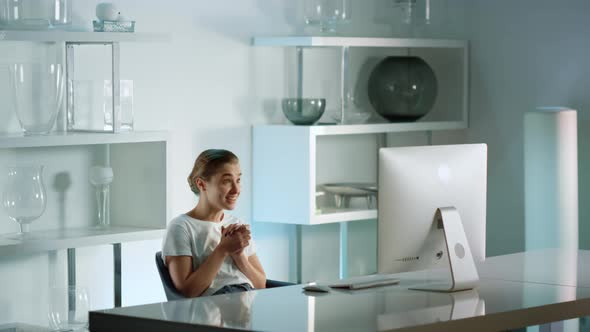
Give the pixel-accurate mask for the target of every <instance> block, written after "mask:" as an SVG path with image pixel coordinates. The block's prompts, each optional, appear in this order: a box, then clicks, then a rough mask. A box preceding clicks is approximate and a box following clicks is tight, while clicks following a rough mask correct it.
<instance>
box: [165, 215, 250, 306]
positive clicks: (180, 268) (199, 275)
mask: <svg viewBox="0 0 590 332" xmlns="http://www.w3.org/2000/svg"><path fill="white" fill-rule="evenodd" d="M228 230H229V231H230V232H231V231H232V230H233V227H230V228H229V229H225V228H222V236H221V241H220V242H219V244H218V245H217V247H215V249H214V250H213V252H212V253H211V255H209V256H208V257H207V258H206V259H205V261H204V262H203V264H201V265H200V266H199V267H198V268H197V269H196V270H195V271H192V267H193V258H192V257H191V256H167V257H166V265H167V266H168V270H169V271H170V277H171V278H172V282H173V283H174V287H176V289H177V290H178V291H179V292H180V293H181V294H182V295H184V296H186V297H196V296H200V295H201V294H203V292H205V291H206V290H207V288H209V286H210V285H211V283H212V282H213V279H215V276H216V275H217V272H219V269H220V268H221V264H223V261H224V260H225V258H226V257H227V256H228V255H230V254H231V253H233V252H236V251H238V250H240V249H242V248H244V247H245V246H247V245H248V242H247V240H245V241H244V239H243V237H240V236H225V233H226V232H228ZM191 271H192V272H191Z"/></svg>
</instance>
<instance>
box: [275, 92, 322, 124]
mask: <svg viewBox="0 0 590 332" xmlns="http://www.w3.org/2000/svg"><path fill="white" fill-rule="evenodd" d="M282 107H283V113H284V114H285V116H286V117H287V119H289V121H291V122H292V123H293V124H296V125H312V124H314V123H316V122H317V121H318V120H319V119H320V118H321V117H322V115H323V114H324V110H325V109H326V99H325V98H285V99H283V102H282Z"/></svg>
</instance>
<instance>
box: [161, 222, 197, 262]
mask: <svg viewBox="0 0 590 332" xmlns="http://www.w3.org/2000/svg"><path fill="white" fill-rule="evenodd" d="M166 256H192V252H191V240H190V236H189V233H188V230H187V229H186V228H185V227H183V226H182V225H181V224H177V223H172V224H170V225H169V226H168V230H167V231H166V236H165V237H164V243H163V244H162V257H166Z"/></svg>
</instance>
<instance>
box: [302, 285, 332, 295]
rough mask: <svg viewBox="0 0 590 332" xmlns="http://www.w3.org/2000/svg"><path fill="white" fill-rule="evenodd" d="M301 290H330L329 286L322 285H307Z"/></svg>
mask: <svg viewBox="0 0 590 332" xmlns="http://www.w3.org/2000/svg"><path fill="white" fill-rule="evenodd" d="M303 290H304V291H306V292H320V293H328V292H329V291H330V287H328V286H322V285H307V286H304V287H303Z"/></svg>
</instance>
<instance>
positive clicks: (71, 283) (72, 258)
mask: <svg viewBox="0 0 590 332" xmlns="http://www.w3.org/2000/svg"><path fill="white" fill-rule="evenodd" d="M68 288H69V289H75V288H76V249H75V248H68ZM75 312H76V294H75V293H74V292H68V316H70V315H73V314H75ZM74 318H75V317H68V320H70V321H73V320H74Z"/></svg>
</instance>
